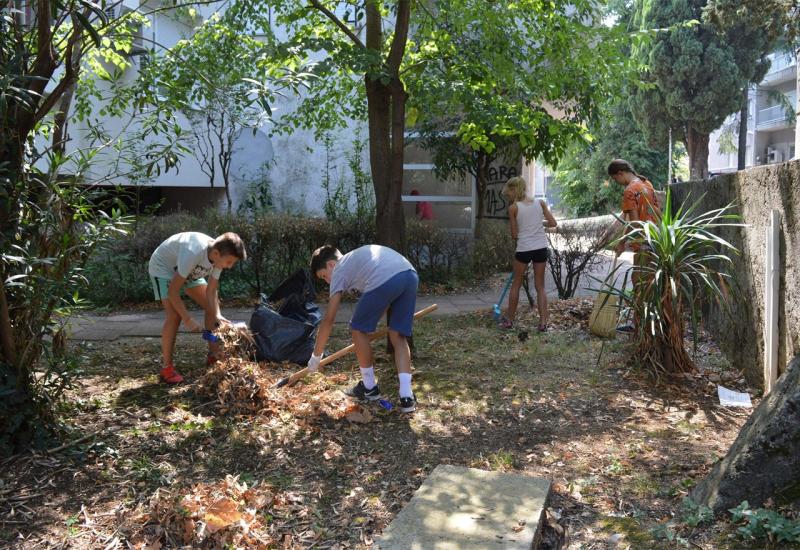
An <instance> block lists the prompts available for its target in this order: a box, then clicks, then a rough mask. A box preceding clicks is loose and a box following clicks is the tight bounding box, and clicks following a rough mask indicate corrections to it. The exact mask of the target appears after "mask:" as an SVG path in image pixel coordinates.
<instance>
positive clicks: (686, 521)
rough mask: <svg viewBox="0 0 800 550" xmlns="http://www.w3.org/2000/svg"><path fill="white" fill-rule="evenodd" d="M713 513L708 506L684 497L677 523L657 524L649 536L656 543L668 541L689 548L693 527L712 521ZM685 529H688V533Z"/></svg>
mask: <svg viewBox="0 0 800 550" xmlns="http://www.w3.org/2000/svg"><path fill="white" fill-rule="evenodd" d="M713 519H714V513H713V511H712V510H711V508H709V507H708V506H703V505H701V504H698V503H696V502H695V501H693V500H692V499H691V498H689V497H684V499H683V502H682V503H681V514H680V515H679V516H678V519H677V521H668V522H666V523H659V524H658V525H657V526H656V527H654V528H653V530H652V531H651V534H652V535H653V538H654V539H656V540H658V541H668V542H674V543H677V544H680V545H681V546H684V547H688V546H689V538H690V536H691V534H692V532H693V530H694V528H695V527H697V526H699V525H701V524H705V523H709V522H711V521H713ZM686 528H688V529H689V531H688V533H687V532H686Z"/></svg>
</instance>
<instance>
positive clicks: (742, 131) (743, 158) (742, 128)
mask: <svg viewBox="0 0 800 550" xmlns="http://www.w3.org/2000/svg"><path fill="white" fill-rule="evenodd" d="M749 93H750V88H749V87H748V86H745V87H744V94H743V97H742V110H741V112H740V113H739V147H738V149H737V161H736V169H737V170H744V169H745V168H747V103H748V95H749Z"/></svg>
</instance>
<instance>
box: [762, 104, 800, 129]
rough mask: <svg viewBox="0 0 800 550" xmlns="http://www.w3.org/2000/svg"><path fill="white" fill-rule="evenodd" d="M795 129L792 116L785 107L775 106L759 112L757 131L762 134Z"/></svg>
mask: <svg viewBox="0 0 800 550" xmlns="http://www.w3.org/2000/svg"><path fill="white" fill-rule="evenodd" d="M793 127H794V123H793V122H792V116H791V114H790V113H788V112H787V111H786V109H785V108H784V107H783V105H774V106H772V107H768V108H766V109H761V110H760V111H758V116H757V117H756V129H757V130H759V131H761V132H768V131H777V130H785V129H787V128H793Z"/></svg>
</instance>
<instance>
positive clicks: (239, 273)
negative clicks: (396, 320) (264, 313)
mask: <svg viewBox="0 0 800 550" xmlns="http://www.w3.org/2000/svg"><path fill="white" fill-rule="evenodd" d="M189 230H192V231H202V232H204V233H206V234H209V235H218V234H221V233H223V232H225V231H234V232H236V233H238V234H239V235H240V236H241V237H242V238H243V239H244V241H245V245H246V246H247V256H248V258H247V260H246V261H244V262H239V263H237V265H236V267H235V268H234V269H232V270H226V271H225V272H223V275H222V279H221V280H220V296H221V297H222V298H223V299H230V298H237V297H250V296H257V295H258V294H259V293H262V292H263V293H269V292H270V291H271V290H272V289H274V288H275V287H277V286H278V285H279V284H280V283H281V282H282V281H283V280H284V279H285V278H286V277H288V276H289V275H291V274H292V273H293V272H294V271H295V270H296V269H299V268H303V267H307V266H308V262H309V260H310V258H311V252H312V251H313V250H314V249H315V248H317V247H319V246H321V245H322V244H326V243H329V244H333V245H335V246H337V247H338V248H339V249H340V250H342V251H345V252H346V251H350V250H353V249H354V248H357V247H359V246H361V245H364V244H369V243H372V242H374V238H375V229H374V226H373V225H372V217H371V216H367V217H358V216H354V215H350V216H347V217H344V218H340V219H338V220H336V221H333V220H329V219H325V218H309V217H301V216H288V215H281V214H275V213H271V212H256V213H253V214H252V215H249V216H241V215H230V214H227V213H220V212H217V211H213V210H208V211H206V212H205V213H203V214H202V215H192V214H188V213H185V212H178V213H174V214H169V215H166V216H152V217H143V218H141V219H139V220H138V223H137V224H136V225H135V227H134V228H132V229H131V231H129V233H128V234H126V235H120V236H119V237H118V238H116V239H114V240H113V241H112V242H111V243H109V245H108V246H107V247H104V248H103V249H102V250H100V251H99V252H98V253H96V254H94V255H93V256H92V258H91V260H90V261H89V263H88V265H87V266H86V269H85V271H84V274H85V275H86V277H87V279H88V280H90V281H91V284H90V285H89V287H88V288H87V289H86V296H85V297H86V299H87V300H88V301H90V302H91V303H92V304H94V305H96V306H106V305H112V306H114V305H119V304H120V303H126V302H127V303H140V302H149V301H152V300H153V291H152V287H151V284H150V280H149V277H148V275H147V263H148V261H149V259H150V255H151V254H152V252H153V250H155V249H156V247H157V246H158V245H159V244H161V242H162V241H163V240H164V239H166V238H167V237H169V236H171V235H173V234H175V233H179V232H181V231H189ZM407 231H408V235H409V249H408V252H407V256H408V258H409V260H411V263H412V264H413V265H414V266H415V267H416V268H417V270H418V272H419V274H420V278H421V279H422V280H423V281H425V282H430V283H446V282H452V280H453V279H465V280H472V279H474V277H475V276H487V275H490V274H492V273H496V272H497V271H500V270H502V271H506V270H508V269H509V261H510V258H511V257H512V256H513V243H512V241H511V239H509V238H508V230H507V228H506V227H505V226H502V225H500V224H497V225H496V226H494V225H493V226H491V227H489V228H488V229H487V231H486V233H485V235H484V237H483V238H482V239H481V240H479V241H477V242H475V243H474V245H472V246H471V245H470V240H471V239H469V238H468V237H467V236H463V235H453V234H452V233H450V232H448V231H446V230H443V229H441V228H438V227H436V226H435V225H432V224H428V223H423V222H420V221H417V220H410V221H409V222H408V227H407Z"/></svg>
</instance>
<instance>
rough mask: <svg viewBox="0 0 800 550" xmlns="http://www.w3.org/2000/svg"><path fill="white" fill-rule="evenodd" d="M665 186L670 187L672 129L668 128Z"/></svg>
mask: <svg viewBox="0 0 800 550" xmlns="http://www.w3.org/2000/svg"><path fill="white" fill-rule="evenodd" d="M667 185H672V127H670V128H669V141H668V142H667Z"/></svg>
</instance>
